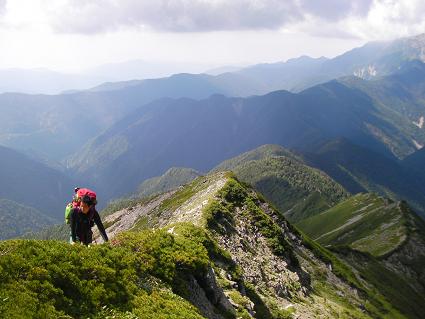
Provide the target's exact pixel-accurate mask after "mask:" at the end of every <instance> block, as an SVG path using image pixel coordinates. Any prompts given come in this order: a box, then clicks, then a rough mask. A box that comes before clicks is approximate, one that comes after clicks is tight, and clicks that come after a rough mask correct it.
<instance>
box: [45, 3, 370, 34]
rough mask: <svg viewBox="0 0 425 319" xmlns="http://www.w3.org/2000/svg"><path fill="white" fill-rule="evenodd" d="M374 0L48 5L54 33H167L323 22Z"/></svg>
mask: <svg viewBox="0 0 425 319" xmlns="http://www.w3.org/2000/svg"><path fill="white" fill-rule="evenodd" d="M371 2H372V0H356V1H341V0H327V1H320V2H319V1H311V0H286V1H282V0H231V1H229V0H156V1H152V0H119V1H118V0H61V1H60V2H58V4H56V5H55V6H54V7H52V5H51V1H50V2H46V3H48V6H46V7H47V8H48V10H49V12H50V14H49V17H50V22H51V24H52V27H53V29H54V30H55V31H58V32H64V33H89V34H90V33H99V32H106V31H115V30H117V29H119V28H122V27H136V28H140V27H141V28H150V29H154V30H159V31H171V32H202V31H223V30H254V29H269V30H270V29H271V30H276V29H280V28H281V27H283V26H287V25H290V24H292V23H296V22H299V21H303V20H304V19H305V16H306V15H311V16H314V17H319V18H321V19H324V20H327V21H333V20H339V19H342V18H344V17H346V16H349V15H356V16H358V15H365V14H367V12H368V11H369V7H370V5H371Z"/></svg>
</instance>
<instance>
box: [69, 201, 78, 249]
mask: <svg viewBox="0 0 425 319" xmlns="http://www.w3.org/2000/svg"><path fill="white" fill-rule="evenodd" d="M69 222H70V224H71V238H72V242H74V243H75V242H76V241H77V215H76V212H75V209H73V210H72V212H71V217H70V219H69Z"/></svg>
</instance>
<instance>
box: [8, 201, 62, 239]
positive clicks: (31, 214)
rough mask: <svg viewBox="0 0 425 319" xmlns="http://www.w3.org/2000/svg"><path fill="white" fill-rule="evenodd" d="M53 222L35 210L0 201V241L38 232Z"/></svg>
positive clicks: (53, 220) (53, 221)
mask: <svg viewBox="0 0 425 319" xmlns="http://www.w3.org/2000/svg"><path fill="white" fill-rule="evenodd" d="M55 222H57V220H56V219H53V218H51V217H48V216H46V215H43V213H41V212H40V211H38V210H37V209H35V208H32V207H28V206H23V205H20V204H18V203H15V202H13V201H10V200H7V199H0V240H4V239H9V238H16V237H20V236H22V235H24V234H26V233H29V232H35V231H39V230H41V229H43V228H45V227H47V226H49V225H52V224H54V223H55Z"/></svg>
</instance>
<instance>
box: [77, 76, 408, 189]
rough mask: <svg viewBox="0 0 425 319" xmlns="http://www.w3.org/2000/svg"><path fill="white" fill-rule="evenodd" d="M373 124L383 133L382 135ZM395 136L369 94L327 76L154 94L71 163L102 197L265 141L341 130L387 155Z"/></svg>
mask: <svg viewBox="0 0 425 319" xmlns="http://www.w3.org/2000/svg"><path fill="white" fill-rule="evenodd" d="M374 127H378V128H385V130H387V132H388V134H389V135H388V136H386V138H385V139H380V137H379V136H376V134H374V131H373V129H371V128H374ZM399 134H400V129H399V128H398V127H397V126H396V125H395V123H391V122H390V121H388V120H386V119H384V118H382V116H381V115H380V113H379V110H378V109H377V108H376V106H375V104H374V102H373V101H372V99H371V98H370V97H369V96H367V95H366V94H364V93H362V92H361V91H359V90H357V89H351V88H349V87H347V86H346V85H343V84H341V83H339V82H337V81H332V82H329V83H326V84H323V85H319V86H315V87H313V88H310V89H308V90H305V91H303V92H301V93H299V94H292V93H290V92H286V91H277V92H273V93H270V94H267V95H264V96H255V97H250V98H227V97H224V96H220V95H215V96H212V97H211V98H209V99H206V100H200V101H196V100H192V99H162V100H158V101H156V102H154V103H151V104H149V105H145V106H143V107H141V108H139V109H138V110H136V111H135V112H133V113H132V114H130V115H129V116H127V117H126V118H124V119H123V120H121V121H119V122H117V123H116V124H115V125H113V126H112V127H111V128H109V129H108V130H107V131H105V132H104V133H103V134H101V135H100V136H98V137H97V138H96V139H94V140H93V141H91V142H90V143H88V144H87V145H86V146H85V147H84V149H83V150H82V151H81V152H79V153H78V156H74V157H73V158H72V159H71V160H70V165H71V168H72V170H73V171H75V172H77V173H78V174H79V176H85V177H87V178H90V180H91V181H93V182H94V183H95V185H97V186H98V187H99V188H102V189H103V190H106V189H108V191H107V195H106V197H108V196H112V195H119V194H120V193H121V194H125V193H126V192H131V191H133V190H134V189H135V188H136V186H137V185H138V184H139V183H140V182H141V181H143V180H145V179H147V178H150V177H153V176H158V175H160V174H162V172H164V171H165V170H167V169H168V168H170V167H173V166H182V167H191V168H194V169H196V170H199V171H208V170H209V169H211V168H212V167H214V166H215V165H217V164H218V163H220V162H221V161H223V160H225V159H228V158H231V157H233V156H236V155H238V154H241V153H242V152H245V151H248V150H251V149H253V148H255V147H258V146H260V145H263V144H277V145H282V146H284V147H301V148H305V149H308V148H311V147H313V146H314V145H316V144H317V143H319V142H321V141H324V140H329V139H332V138H338V137H340V136H343V137H346V138H349V139H351V140H353V141H354V142H355V143H357V144H360V145H362V146H364V147H368V148H370V149H374V150H375V151H377V152H379V153H382V154H385V155H386V156H388V157H391V156H392V154H391V149H390V148H389V147H388V146H387V145H388V144H390V143H392V144H397V143H400V141H399ZM401 142H403V141H401Z"/></svg>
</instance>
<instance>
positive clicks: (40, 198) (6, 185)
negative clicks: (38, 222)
mask: <svg viewBox="0 0 425 319" xmlns="http://www.w3.org/2000/svg"><path fill="white" fill-rule="evenodd" d="M75 186H76V185H75V182H74V181H72V180H71V179H70V178H68V177H67V176H65V175H64V174H63V173H61V172H59V171H57V170H54V169H52V168H49V167H47V166H45V165H44V164H41V163H39V162H36V161H34V160H31V159H30V158H28V157H27V156H25V155H23V154H20V153H18V152H16V151H14V150H11V149H8V148H5V147H2V146H0V198H4V199H9V200H12V201H14V202H17V203H19V204H23V205H25V206H31V207H33V208H35V209H37V210H39V211H41V212H42V213H43V214H45V215H47V216H49V217H50V218H51V219H54V220H55V221H57V222H62V220H63V213H64V209H65V208H64V207H65V205H66V203H67V202H68V201H69V200H70V198H71V196H72V194H73V190H74V187H75ZM22 222H24V223H25V222H26V221H25V220H22Z"/></svg>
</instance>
